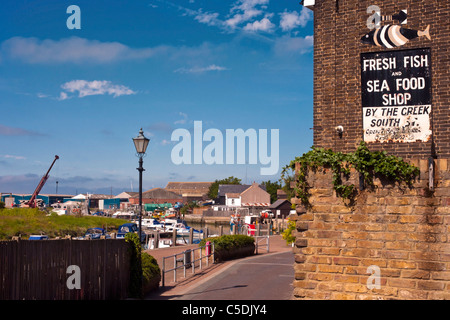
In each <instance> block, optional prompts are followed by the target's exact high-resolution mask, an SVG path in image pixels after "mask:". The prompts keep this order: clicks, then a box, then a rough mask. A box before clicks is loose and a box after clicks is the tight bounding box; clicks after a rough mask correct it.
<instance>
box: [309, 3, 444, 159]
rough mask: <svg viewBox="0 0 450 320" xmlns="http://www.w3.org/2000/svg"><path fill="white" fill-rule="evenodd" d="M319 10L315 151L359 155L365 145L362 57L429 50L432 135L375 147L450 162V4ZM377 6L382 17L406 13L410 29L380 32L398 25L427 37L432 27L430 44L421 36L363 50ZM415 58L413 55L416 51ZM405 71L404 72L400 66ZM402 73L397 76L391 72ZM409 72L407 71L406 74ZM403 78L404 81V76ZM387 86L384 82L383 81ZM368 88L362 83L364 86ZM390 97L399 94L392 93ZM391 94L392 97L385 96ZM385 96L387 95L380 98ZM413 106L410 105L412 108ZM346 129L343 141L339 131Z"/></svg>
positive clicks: (316, 24) (318, 7)
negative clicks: (357, 150)
mask: <svg viewBox="0 0 450 320" xmlns="http://www.w3.org/2000/svg"><path fill="white" fill-rule="evenodd" d="M307 2H309V3H314V5H313V6H309V7H308V8H311V9H313V10H314V145H316V146H320V147H326V148H332V149H333V150H335V151H343V152H350V151H354V149H355V145H356V144H358V143H359V141H361V140H363V139H364V136H365V132H364V129H366V130H367V128H364V127H363V121H361V120H362V119H363V118H364V114H363V109H364V107H363V101H362V88H361V85H362V83H361V77H362V74H361V73H362V71H361V70H362V66H361V59H362V56H361V55H362V54H366V53H375V52H377V53H378V52H393V51H405V50H413V49H423V48H429V49H430V50H431V61H429V63H430V66H431V92H432V101H431V114H430V117H429V118H430V119H429V122H430V129H431V131H432V134H431V136H429V137H428V138H427V139H426V141H418V142H408V143H395V142H394V143H393V142H384V143H378V142H375V143H371V148H373V149H383V150H386V151H388V152H390V153H394V154H397V155H401V156H404V157H408V158H410V157H414V158H417V157H420V158H423V159H424V158H427V157H429V156H430V155H432V156H434V157H437V158H448V157H449V156H450V125H449V124H450V123H449V119H450V108H449V105H450V90H449V86H450V81H449V77H450V68H449V60H450V52H449V46H450V25H449V23H448V21H449V19H450V2H449V1H438V0H419V1H411V0H384V1H376V2H374V1H370V0H354V1H352V0H345V1H344V0H315V1H311V0H310V1H307ZM373 4H377V5H378V6H379V9H380V11H381V12H380V14H381V16H387V15H394V14H398V13H399V12H400V11H402V10H406V11H407V21H406V24H401V22H399V21H397V20H395V19H392V20H390V21H389V20H388V21H381V22H380V23H381V26H385V25H387V24H392V25H393V24H396V25H399V26H401V27H402V28H404V29H411V30H417V31H423V30H425V29H426V28H427V26H430V38H431V40H429V39H428V38H427V37H426V36H419V37H418V38H415V39H411V40H409V41H407V43H406V44H404V45H401V46H398V47H394V48H385V47H384V46H383V45H382V43H380V44H381V45H382V46H377V45H370V44H363V43H361V41H360V39H361V38H362V37H363V36H364V35H366V34H369V33H370V31H371V30H370V29H368V27H367V20H368V19H369V18H370V16H371V14H373V13H370V14H369V13H367V10H368V8H369V7H370V6H371V5H373ZM412 52H413V51H412ZM397 69H398V70H400V66H397ZM392 71H397V70H392ZM403 72H404V70H403ZM400 77H401V76H400ZM380 80H382V79H380ZM364 85H365V84H364V83H363V86H364ZM390 89H391V92H392V91H394V88H390ZM384 92H387V91H384ZM381 94H383V92H381ZM408 105H410V104H408ZM338 126H342V127H343V129H344V131H343V133H342V135H340V134H339V133H338V132H337V131H336V127H338Z"/></svg>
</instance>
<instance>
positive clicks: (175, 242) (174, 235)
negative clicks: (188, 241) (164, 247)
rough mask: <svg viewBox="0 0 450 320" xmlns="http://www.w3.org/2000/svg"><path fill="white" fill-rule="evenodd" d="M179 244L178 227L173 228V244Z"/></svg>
mask: <svg viewBox="0 0 450 320" xmlns="http://www.w3.org/2000/svg"><path fill="white" fill-rule="evenodd" d="M176 245H177V229H173V232H172V246H174V247H175V246H176Z"/></svg>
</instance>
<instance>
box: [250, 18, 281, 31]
mask: <svg viewBox="0 0 450 320" xmlns="http://www.w3.org/2000/svg"><path fill="white" fill-rule="evenodd" d="M274 28H275V25H274V24H273V23H272V22H270V20H269V16H266V17H264V18H263V19H261V20H260V21H255V22H253V23H250V22H249V23H247V25H246V26H245V27H244V30H245V31H253V32H257V31H265V32H271V31H272V30H273V29H274Z"/></svg>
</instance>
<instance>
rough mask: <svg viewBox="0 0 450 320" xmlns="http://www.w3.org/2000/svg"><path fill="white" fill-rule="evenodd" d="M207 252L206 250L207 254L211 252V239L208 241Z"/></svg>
mask: <svg viewBox="0 0 450 320" xmlns="http://www.w3.org/2000/svg"><path fill="white" fill-rule="evenodd" d="M205 252H206V255H207V256H209V255H210V254H211V241H206V248H205Z"/></svg>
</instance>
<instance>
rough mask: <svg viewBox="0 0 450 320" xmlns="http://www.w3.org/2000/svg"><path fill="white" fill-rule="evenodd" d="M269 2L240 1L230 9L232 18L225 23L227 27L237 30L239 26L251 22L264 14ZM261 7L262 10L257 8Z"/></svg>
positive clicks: (261, 0)
mask: <svg viewBox="0 0 450 320" xmlns="http://www.w3.org/2000/svg"><path fill="white" fill-rule="evenodd" d="M268 3H269V0H239V1H237V2H236V3H235V4H234V5H233V7H232V8H231V9H230V16H231V18H229V19H227V20H226V21H225V23H226V25H227V26H228V27H230V28H231V29H235V28H237V27H238V25H239V24H241V23H245V22H247V21H250V20H252V19H254V18H256V17H258V16H259V15H261V14H263V13H264V11H263V10H261V9H266V8H267V7H266V6H265V5H266V4H268ZM258 6H261V7H260V8H257V7H258Z"/></svg>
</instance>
